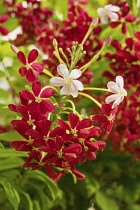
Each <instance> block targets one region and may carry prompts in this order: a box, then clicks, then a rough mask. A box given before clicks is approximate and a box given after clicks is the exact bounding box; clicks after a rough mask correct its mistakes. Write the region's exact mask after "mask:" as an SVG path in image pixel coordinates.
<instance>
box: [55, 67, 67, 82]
mask: <svg viewBox="0 0 140 210" xmlns="http://www.w3.org/2000/svg"><path fill="white" fill-rule="evenodd" d="M57 72H58V74H59V75H61V76H62V77H63V78H64V79H66V78H68V75H69V70H68V68H67V66H66V65H64V64H60V65H58V66H57Z"/></svg>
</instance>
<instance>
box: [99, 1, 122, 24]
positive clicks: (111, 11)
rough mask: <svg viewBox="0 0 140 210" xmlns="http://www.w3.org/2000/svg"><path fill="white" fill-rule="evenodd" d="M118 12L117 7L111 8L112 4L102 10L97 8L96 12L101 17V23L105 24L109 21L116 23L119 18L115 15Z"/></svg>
mask: <svg viewBox="0 0 140 210" xmlns="http://www.w3.org/2000/svg"><path fill="white" fill-rule="evenodd" d="M119 10H120V8H119V7H117V6H113V5H112V4H109V5H106V6H105V7H104V8H101V7H100V8H98V10H97V12H98V14H99V16H101V22H102V23H103V24H107V23H108V21H109V20H111V21H117V20H118V19H119V16H118V14H117V13H115V12H118V11H119Z"/></svg>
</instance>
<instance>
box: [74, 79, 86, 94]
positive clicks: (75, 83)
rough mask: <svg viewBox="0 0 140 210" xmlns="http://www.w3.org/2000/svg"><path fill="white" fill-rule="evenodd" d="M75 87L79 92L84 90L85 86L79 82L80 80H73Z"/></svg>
mask: <svg viewBox="0 0 140 210" xmlns="http://www.w3.org/2000/svg"><path fill="white" fill-rule="evenodd" d="M73 83H74V85H76V87H77V89H78V90H81V91H82V90H84V86H83V84H82V82H80V81H78V80H73Z"/></svg>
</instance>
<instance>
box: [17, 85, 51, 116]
mask: <svg viewBox="0 0 140 210" xmlns="http://www.w3.org/2000/svg"><path fill="white" fill-rule="evenodd" d="M32 91H33V93H31V92H29V91H28V90H23V91H21V96H22V98H24V99H26V100H28V101H32V102H31V103H30V104H28V109H29V110H30V112H34V111H35V110H37V109H39V111H40V112H41V113H42V114H46V113H48V112H53V111H54V110H55V107H54V105H53V104H52V103H51V102H50V101H48V100H45V99H44V98H49V97H51V96H53V95H54V90H53V89H52V88H46V89H44V90H43V91H41V83H40V82H39V81H34V82H33V83H32Z"/></svg>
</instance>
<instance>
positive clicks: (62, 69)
mask: <svg viewBox="0 0 140 210" xmlns="http://www.w3.org/2000/svg"><path fill="white" fill-rule="evenodd" d="M57 72H58V74H59V75H60V76H62V77H63V78H62V77H53V78H51V80H50V84H51V85H53V86H56V87H60V86H63V87H62V88H61V90H60V94H61V95H69V94H71V95H72V96H73V97H77V96H78V90H81V91H82V90H83V89H84V87H83V84H82V83H81V82H80V81H78V80H76V79H77V78H79V77H80V76H81V74H82V73H81V71H80V70H79V69H73V70H72V71H71V72H70V74H69V71H68V68H67V67H66V65H64V64H60V65H59V66H58V67H57Z"/></svg>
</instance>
